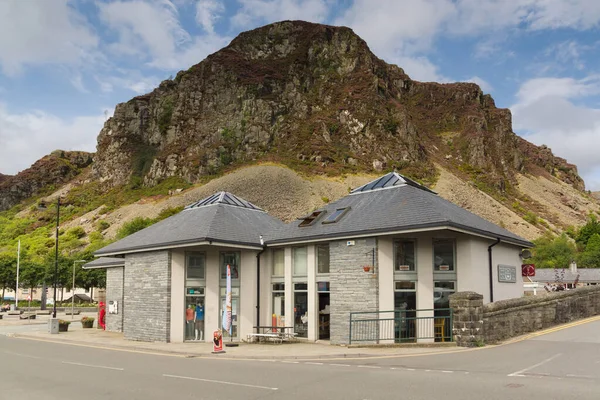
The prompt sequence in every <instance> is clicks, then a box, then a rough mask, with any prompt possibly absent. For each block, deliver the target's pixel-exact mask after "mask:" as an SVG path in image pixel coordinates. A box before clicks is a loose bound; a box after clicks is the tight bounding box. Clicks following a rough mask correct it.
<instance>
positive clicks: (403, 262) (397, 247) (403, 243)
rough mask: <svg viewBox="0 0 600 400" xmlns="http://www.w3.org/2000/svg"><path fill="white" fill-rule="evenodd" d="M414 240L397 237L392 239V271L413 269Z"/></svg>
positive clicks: (412, 270)
mask: <svg viewBox="0 0 600 400" xmlns="http://www.w3.org/2000/svg"><path fill="white" fill-rule="evenodd" d="M415 247H416V246H415V241H414V240H406V239H398V240H395V241H394V271H396V272H414V271H415V265H416V262H415Z"/></svg>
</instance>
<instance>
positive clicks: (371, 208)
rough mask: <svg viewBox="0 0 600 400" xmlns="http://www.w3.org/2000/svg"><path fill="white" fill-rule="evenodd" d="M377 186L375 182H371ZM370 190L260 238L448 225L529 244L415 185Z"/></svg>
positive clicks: (298, 237) (277, 239)
mask: <svg viewBox="0 0 600 400" xmlns="http://www.w3.org/2000/svg"><path fill="white" fill-rule="evenodd" d="M392 174H395V173H392ZM389 175H391V174H388V175H386V176H388V178H389ZM397 175H399V174H397ZM399 176H400V177H401V178H404V177H402V176H401V175H399ZM379 179H381V178H379ZM377 181H379V180H376V181H373V182H377ZM367 185H369V184H367ZM367 185H365V186H367ZM373 187H375V189H369V188H368V187H367V188H365V187H363V190H361V191H354V192H353V193H351V194H350V195H348V196H346V197H343V198H342V199H340V200H338V201H336V202H334V203H331V204H328V205H327V206H326V207H324V208H323V210H325V211H326V213H324V214H322V215H320V216H319V217H318V218H317V219H316V220H315V222H314V223H312V224H311V225H309V226H303V227H299V226H298V225H299V224H300V222H301V221H296V222H293V223H291V224H288V225H287V226H285V227H283V228H281V229H278V230H277V231H274V232H272V233H270V234H269V235H267V236H265V242H266V243H267V244H282V243H290V242H295V241H303V240H307V241H308V240H318V239H333V238H349V237H352V236H353V235H363V234H371V233H372V234H384V233H386V232H393V231H402V230H409V229H425V228H435V227H445V226H449V227H454V228H459V229H463V230H466V231H469V232H472V233H477V234H483V235H485V236H490V237H493V238H500V239H501V240H504V241H508V242H510V243H515V244H517V245H520V246H523V247H532V246H533V244H532V243H531V242H529V241H527V240H525V239H523V238H521V237H519V236H517V235H515V234H513V233H512V232H509V231H507V230H506V229H504V228H501V227H499V226H497V225H495V224H493V223H491V222H489V221H487V220H485V219H483V218H481V217H479V216H477V215H475V214H473V213H471V212H469V211H467V210H465V209H463V208H460V207H458V206H457V205H455V204H453V203H451V202H449V201H448V200H445V199H443V198H441V197H439V196H437V195H436V194H435V193H434V192H432V191H430V190H428V189H424V188H423V187H420V185H418V184H417V185H412V184H408V183H406V184H402V183H397V184H392V185H388V186H387V187H379V186H376V185H373ZM343 207H349V208H350V209H349V211H347V212H346V213H345V215H343V216H342V217H341V218H340V219H339V221H338V222H335V223H329V224H323V223H322V222H323V221H324V220H326V219H327V216H328V215H331V214H332V213H334V212H335V211H336V209H339V208H343Z"/></svg>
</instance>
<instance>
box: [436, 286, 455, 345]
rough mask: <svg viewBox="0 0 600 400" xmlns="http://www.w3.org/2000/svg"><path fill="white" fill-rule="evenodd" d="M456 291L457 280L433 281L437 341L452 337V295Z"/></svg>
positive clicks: (447, 339)
mask: <svg viewBox="0 0 600 400" xmlns="http://www.w3.org/2000/svg"><path fill="white" fill-rule="evenodd" d="M454 292H456V282H455V281H434V282H433V308H434V316H435V327H436V332H435V341H436V342H440V341H441V342H445V341H449V340H450V339H451V338H452V326H451V322H452V321H451V319H450V313H451V311H450V295H451V294H452V293H454Z"/></svg>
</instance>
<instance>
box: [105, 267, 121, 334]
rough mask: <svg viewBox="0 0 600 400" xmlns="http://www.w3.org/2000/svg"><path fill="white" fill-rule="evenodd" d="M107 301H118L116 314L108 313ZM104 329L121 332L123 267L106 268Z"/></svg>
mask: <svg viewBox="0 0 600 400" xmlns="http://www.w3.org/2000/svg"><path fill="white" fill-rule="evenodd" d="M109 301H116V302H118V303H117V304H118V305H117V311H118V314H109V313H108V302H109ZM106 330H107V331H110V332H123V267H115V268H107V269H106Z"/></svg>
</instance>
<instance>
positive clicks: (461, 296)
mask: <svg viewBox="0 0 600 400" xmlns="http://www.w3.org/2000/svg"><path fill="white" fill-rule="evenodd" d="M449 298H450V300H482V299H483V296H482V295H480V294H479V293H476V292H457V293H454V294H451V295H450V296H449Z"/></svg>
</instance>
